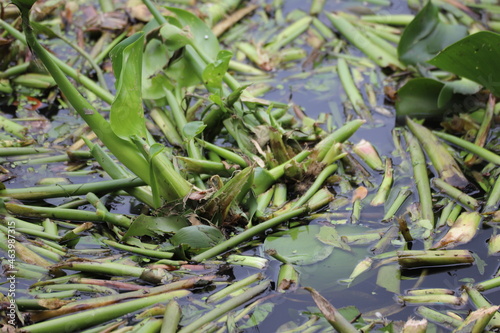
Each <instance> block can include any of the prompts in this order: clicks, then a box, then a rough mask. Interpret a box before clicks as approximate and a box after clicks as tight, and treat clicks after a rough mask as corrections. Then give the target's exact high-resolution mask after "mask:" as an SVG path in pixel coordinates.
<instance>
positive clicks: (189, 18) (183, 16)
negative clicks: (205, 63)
mask: <svg viewBox="0 0 500 333" xmlns="http://www.w3.org/2000/svg"><path fill="white" fill-rule="evenodd" d="M167 9H168V10H169V11H170V12H172V13H174V14H175V18H176V19H177V21H178V22H179V23H180V26H178V27H185V26H188V27H189V30H190V31H191V34H192V36H193V42H194V43H195V44H196V45H197V47H198V48H199V49H200V50H203V52H204V53H205V55H206V56H207V57H208V58H209V59H213V60H215V59H216V57H217V54H218V53H219V50H220V46H219V41H218V40H217V37H215V35H214V34H213V32H212V29H210V27H209V26H208V25H206V23H205V22H203V21H202V20H201V19H200V18H199V17H198V16H196V15H195V14H193V13H191V12H189V11H187V10H184V9H180V8H175V7H167Z"/></svg>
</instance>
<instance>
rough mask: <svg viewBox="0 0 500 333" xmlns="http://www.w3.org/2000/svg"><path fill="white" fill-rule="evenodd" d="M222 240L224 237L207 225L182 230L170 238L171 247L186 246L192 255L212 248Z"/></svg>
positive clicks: (217, 230)
mask: <svg viewBox="0 0 500 333" xmlns="http://www.w3.org/2000/svg"><path fill="white" fill-rule="evenodd" d="M224 240H225V239H224V235H222V233H221V232H220V230H219V229H217V228H215V227H211V226H208V225H193V226H189V227H185V228H182V229H181V230H179V231H178V232H177V233H176V234H175V235H174V236H173V237H172V238H170V242H171V243H172V245H175V246H179V245H181V244H186V245H188V246H189V247H190V251H191V252H194V253H198V252H202V251H203V250H205V249H208V248H211V247H214V246H215V245H217V244H219V243H221V242H222V241H224Z"/></svg>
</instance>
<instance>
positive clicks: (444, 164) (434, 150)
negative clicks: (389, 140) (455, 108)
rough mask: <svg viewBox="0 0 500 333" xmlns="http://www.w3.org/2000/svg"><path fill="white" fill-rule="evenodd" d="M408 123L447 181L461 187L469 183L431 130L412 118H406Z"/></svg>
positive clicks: (440, 174) (433, 163)
mask: <svg viewBox="0 0 500 333" xmlns="http://www.w3.org/2000/svg"><path fill="white" fill-rule="evenodd" d="M406 124H407V126H408V128H409V129H410V130H411V132H412V133H413V135H414V136H415V137H417V138H418V141H420V143H421V144H422V147H423V148H424V150H425V152H426V153H427V156H429V158H430V160H431V162H432V165H433V166H434V168H435V169H436V171H437V172H438V173H439V176H440V177H441V178H442V179H443V180H444V181H445V182H447V183H449V184H453V185H454V186H457V187H460V188H461V187H464V186H466V185H467V184H468V183H469V181H468V180H467V178H465V176H464V174H463V173H462V171H461V170H460V167H459V166H458V164H457V162H455V160H454V159H453V157H452V156H451V154H450V153H449V152H448V150H446V148H445V147H444V146H443V145H442V144H441V143H440V142H439V140H438V138H436V137H435V136H434V135H433V134H432V132H431V131H430V130H428V129H427V128H425V127H424V126H422V125H420V124H417V123H416V122H414V121H413V120H411V119H410V118H407V119H406Z"/></svg>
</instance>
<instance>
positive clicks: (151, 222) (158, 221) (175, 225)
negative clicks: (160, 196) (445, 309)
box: [123, 215, 189, 238]
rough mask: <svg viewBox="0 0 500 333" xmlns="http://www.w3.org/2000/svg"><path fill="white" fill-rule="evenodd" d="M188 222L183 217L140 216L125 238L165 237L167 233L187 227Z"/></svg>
mask: <svg viewBox="0 0 500 333" xmlns="http://www.w3.org/2000/svg"><path fill="white" fill-rule="evenodd" d="M188 225H189V224H188V221H187V219H186V218H185V217H182V216H176V215H172V216H146V215H139V217H137V218H136V219H135V220H134V221H133V222H132V225H131V226H130V227H129V229H128V230H127V232H126V233H125V235H123V238H128V237H132V236H151V237H157V236H163V235H165V234H167V233H175V232H177V231H179V230H180V229H181V228H184V227H187V226H188Z"/></svg>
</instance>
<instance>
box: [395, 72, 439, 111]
mask: <svg viewBox="0 0 500 333" xmlns="http://www.w3.org/2000/svg"><path fill="white" fill-rule="evenodd" d="M444 86H445V85H444V83H442V82H439V81H436V80H433V79H428V78H416V79H413V80H410V81H408V83H406V84H405V85H404V86H403V87H401V88H400V89H399V90H398V99H397V100H396V114H397V116H398V117H404V116H410V117H437V116H439V115H442V114H443V113H444V111H445V107H444V106H441V107H439V106H438V100H439V97H440V94H441V90H442V89H443V87H444ZM444 102H445V100H444V98H441V101H440V104H441V105H442V104H443V103H444Z"/></svg>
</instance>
